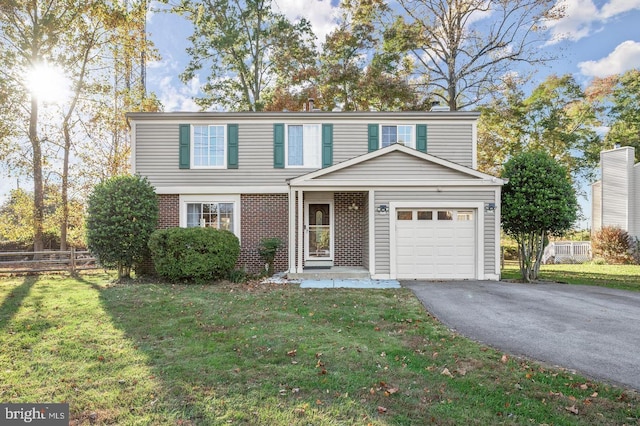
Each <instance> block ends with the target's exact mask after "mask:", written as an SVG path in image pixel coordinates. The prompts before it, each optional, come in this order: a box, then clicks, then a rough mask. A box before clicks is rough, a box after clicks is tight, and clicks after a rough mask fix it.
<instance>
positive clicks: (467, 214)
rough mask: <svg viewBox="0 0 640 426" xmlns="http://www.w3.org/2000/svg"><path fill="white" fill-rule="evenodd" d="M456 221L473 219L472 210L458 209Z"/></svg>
mask: <svg viewBox="0 0 640 426" xmlns="http://www.w3.org/2000/svg"><path fill="white" fill-rule="evenodd" d="M456 218H457V220H458V222H466V221H469V220H473V212H472V211H463V210H460V211H459V212H458V214H457V216H456Z"/></svg>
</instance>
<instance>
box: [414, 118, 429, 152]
mask: <svg viewBox="0 0 640 426" xmlns="http://www.w3.org/2000/svg"><path fill="white" fill-rule="evenodd" d="M416 149H417V150H418V151H422V152H427V125H426V124H417V125H416Z"/></svg>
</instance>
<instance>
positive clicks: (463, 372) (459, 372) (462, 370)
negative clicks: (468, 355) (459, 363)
mask: <svg viewBox="0 0 640 426" xmlns="http://www.w3.org/2000/svg"><path fill="white" fill-rule="evenodd" d="M456 372H457V373H458V374H459V375H461V376H464V375H466V374H467V370H466V369H464V368H458V369H457V370H456Z"/></svg>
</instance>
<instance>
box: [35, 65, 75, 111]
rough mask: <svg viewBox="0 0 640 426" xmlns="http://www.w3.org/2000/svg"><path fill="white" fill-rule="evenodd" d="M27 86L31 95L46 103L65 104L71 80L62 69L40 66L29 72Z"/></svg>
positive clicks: (53, 66) (52, 66)
mask: <svg viewBox="0 0 640 426" xmlns="http://www.w3.org/2000/svg"><path fill="white" fill-rule="evenodd" d="M25 84H26V86H27V89H28V90H29V92H30V93H33V94H35V95H36V97H37V99H38V100H39V101H41V102H44V103H63V102H64V101H65V100H66V99H67V98H68V97H69V92H70V87H69V86H70V83H69V79H68V78H67V77H66V76H65V75H64V72H63V71H62V69H61V68H60V67H57V66H55V65H50V64H46V63H44V64H39V65H36V66H34V67H33V68H32V69H31V70H30V71H28V72H27V76H26V79H25Z"/></svg>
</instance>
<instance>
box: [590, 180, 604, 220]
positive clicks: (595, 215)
mask: <svg viewBox="0 0 640 426" xmlns="http://www.w3.org/2000/svg"><path fill="white" fill-rule="evenodd" d="M601 228H602V182H601V181H598V182H595V183H594V184H593V185H591V230H592V232H595V231H599V230H600V229H601Z"/></svg>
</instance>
